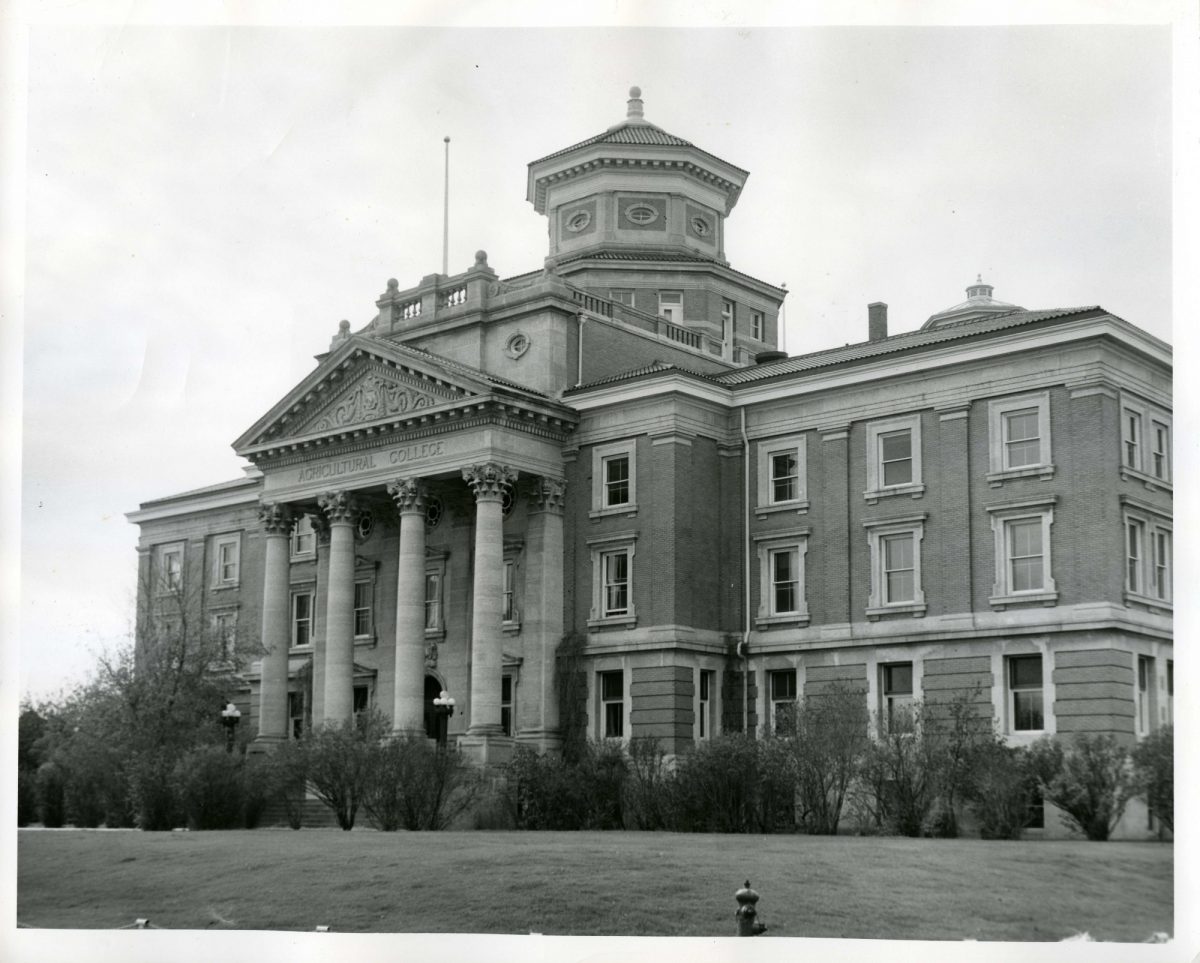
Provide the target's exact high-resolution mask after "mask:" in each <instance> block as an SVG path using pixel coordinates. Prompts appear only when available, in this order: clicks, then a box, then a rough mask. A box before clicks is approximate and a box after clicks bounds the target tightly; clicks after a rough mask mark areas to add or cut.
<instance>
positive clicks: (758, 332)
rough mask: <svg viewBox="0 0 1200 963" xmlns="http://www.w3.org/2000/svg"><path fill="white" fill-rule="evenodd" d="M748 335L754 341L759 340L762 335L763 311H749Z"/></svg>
mask: <svg viewBox="0 0 1200 963" xmlns="http://www.w3.org/2000/svg"><path fill="white" fill-rule="evenodd" d="M750 337H752V338H754V340H755V341H761V340H762V337H763V313H762V312H761V311H751V312H750Z"/></svg>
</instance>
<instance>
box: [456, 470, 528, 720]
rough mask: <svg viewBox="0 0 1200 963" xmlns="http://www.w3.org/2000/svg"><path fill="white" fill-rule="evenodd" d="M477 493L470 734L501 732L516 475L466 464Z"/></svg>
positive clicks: (465, 475)
mask: <svg viewBox="0 0 1200 963" xmlns="http://www.w3.org/2000/svg"><path fill="white" fill-rule="evenodd" d="M463 480H464V481H465V482H467V484H469V485H470V486H471V489H472V491H474V493H475V577H474V581H473V583H472V590H473V609H472V616H471V716H470V723H469V725H468V726H467V735H468V736H469V737H471V736H473V737H485V738H486V737H491V736H499V735H501V734H502V732H503V730H502V729H501V726H500V686H501V660H502V652H501V645H500V639H501V622H502V619H503V610H504V598H503V596H504V508H503V502H504V494H505V492H507V491H508V490H509V489H511V488H512V486H513V484H514V483H515V482H516V480H517V473H516V472H515V471H513V470H512V469H510V468H509V467H508V466H507V465H498V464H496V463H495V462H487V463H486V464H483V465H472V466H471V467H470V468H464V469H463Z"/></svg>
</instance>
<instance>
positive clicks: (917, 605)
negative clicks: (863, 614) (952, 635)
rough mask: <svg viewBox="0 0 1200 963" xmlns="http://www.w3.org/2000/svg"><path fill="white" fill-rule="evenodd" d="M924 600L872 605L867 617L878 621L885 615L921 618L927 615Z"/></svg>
mask: <svg viewBox="0 0 1200 963" xmlns="http://www.w3.org/2000/svg"><path fill="white" fill-rule="evenodd" d="M925 608H926V606H925V603H924V602H897V603H896V604H894V605H872V606H870V607H869V608H868V609H867V618H868V619H870V620H871V621H872V622H878V621H879V619H880V617H881V616H884V615H911V616H912V617H913V618H914V619H919V618H921V617H923V616H924V615H925Z"/></svg>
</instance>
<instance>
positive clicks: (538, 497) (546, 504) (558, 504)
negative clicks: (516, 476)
mask: <svg viewBox="0 0 1200 963" xmlns="http://www.w3.org/2000/svg"><path fill="white" fill-rule="evenodd" d="M530 487H531V489H532V492H531V494H532V495H533V498H534V500H535V502H536V503H537V510H538V511H542V512H553V513H554V514H555V515H561V514H562V513H563V503H564V502H565V500H566V497H567V482H566V480H565V479H562V478H547V477H546V476H545V475H543V476H541V477H540V478H535V479H534V481H533V484H532V485H531V486H530Z"/></svg>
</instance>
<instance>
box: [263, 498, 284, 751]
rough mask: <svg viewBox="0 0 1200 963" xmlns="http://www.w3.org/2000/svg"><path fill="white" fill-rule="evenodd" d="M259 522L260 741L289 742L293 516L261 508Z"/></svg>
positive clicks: (274, 506) (277, 508)
mask: <svg viewBox="0 0 1200 963" xmlns="http://www.w3.org/2000/svg"><path fill="white" fill-rule="evenodd" d="M258 517H259V521H261V522H262V527H263V531H264V533H265V536H266V559H265V565H264V571H263V606H262V648H263V657H262V681H261V683H260V686H259V696H258V741H260V742H280V741H282V740H284V739H286V738H287V687H288V646H289V644H290V642H291V637H290V632H289V631H288V629H289V626H288V602H289V590H288V564H289V560H290V553H289V547H288V537H289V535H290V534H291V531H292V513H291V511H290V509H289V508H288V506H287V505H279V504H275V503H269V504H265V505H262V506H260V508H259V510H258Z"/></svg>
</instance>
